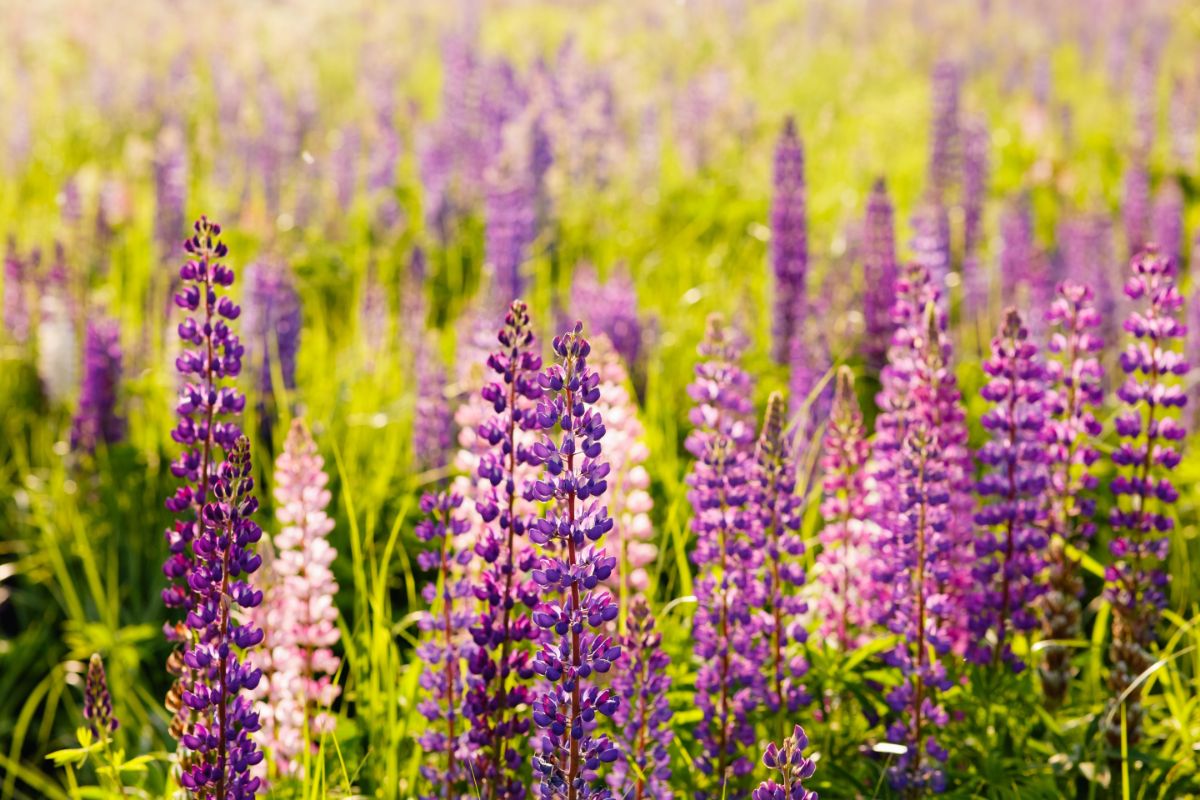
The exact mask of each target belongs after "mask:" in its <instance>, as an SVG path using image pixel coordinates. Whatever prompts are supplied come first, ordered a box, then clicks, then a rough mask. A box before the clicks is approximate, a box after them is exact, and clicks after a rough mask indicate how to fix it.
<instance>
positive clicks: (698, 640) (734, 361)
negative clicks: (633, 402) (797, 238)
mask: <svg viewBox="0 0 1200 800" xmlns="http://www.w3.org/2000/svg"><path fill="white" fill-rule="evenodd" d="M741 353H742V345H741V342H740V339H739V337H738V335H737V333H736V331H733V330H731V329H729V328H728V327H727V326H726V325H725V323H724V321H723V320H722V319H721V318H720V317H719V316H715V315H714V316H713V317H710V318H709V320H708V330H707V332H706V333H705V337H704V341H703V342H702V343H701V345H700V356H701V358H702V361H701V362H700V363H699V364H697V365H696V379H695V380H694V381H693V382H692V383H691V384H690V385H689V386H688V396H689V397H691V399H692V400H693V402H695V403H696V405H695V406H694V407H693V408H692V410H691V412H690V414H689V420H690V421H691V423H692V425H693V428H692V431H691V432H690V433H689V434H688V437H687V441H686V447H687V450H688V452H689V453H691V454H692V456H693V457H694V458H695V461H694V462H693V464H692V469H691V472H690V473H689V475H688V477H687V484H688V488H689V491H688V500H689V501H690V502H691V505H692V509H693V516H692V522H691V527H692V531H693V532H694V533H695V535H696V546H695V548H694V550H693V551H692V554H691V558H692V561H693V563H694V564H695V565H696V567H697V569H698V570H699V573H700V574H699V577H698V579H697V581H696V586H695V594H696V600H697V607H696V614H695V617H694V619H693V624H692V625H693V627H692V636H693V641H694V643H695V644H694V647H695V652H696V655H697V657H698V658H699V659H700V662H701V666H700V667H699V669H698V671H697V674H696V705H697V706H698V707H699V708H700V710H701V712H702V714H703V721H702V723H701V727H700V730H699V731H698V732H697V740H698V741H699V743H700V746H701V748H702V750H701V753H700V754H699V755H698V757H697V766H698V767H699V769H700V771H701V772H702V773H704V774H705V775H706V776H708V787H707V790H708V793H707V794H706V796H710V797H719V796H721V794H722V792H723V791H724V788H725V787H726V784H727V782H728V786H729V788H730V790H735V787H736V786H739V785H741V784H743V783H745V778H746V776H748V775H749V774H750V772H751V771H752V770H753V764H752V763H751V762H750V760H749V759H747V758H746V757H745V755H744V754H745V748H746V747H749V746H751V745H752V744H753V743H754V739H755V733H754V724H753V720H752V719H751V718H750V714H751V711H752V708H750V706H751V705H753V700H752V698H753V697H754V696H756V695H757V693H758V692H759V690H760V688H761V683H762V677H761V670H760V664H759V663H758V661H757V660H756V659H755V658H754V654H755V653H756V652H757V651H761V647H759V646H757V645H756V642H755V638H756V637H755V633H756V630H755V626H754V624H753V620H752V617H751V613H750V609H751V608H753V607H756V606H757V605H759V603H758V602H756V601H757V599H758V593H759V587H758V585H757V583H756V581H755V573H756V570H757V569H758V566H759V563H760V560H761V553H760V552H759V551H758V550H757V549H756V548H755V546H754V544H755V543H754V541H753V540H752V537H751V535H750V532H751V531H752V530H753V526H754V523H755V519H754V512H753V510H752V509H751V508H750V507H749V500H750V485H749V482H750V480H751V478H752V477H753V462H752V460H751V459H752V456H751V451H750V442H751V440H752V437H753V435H754V434H753V428H752V427H751V425H750V423H749V415H750V412H751V408H752V407H751V403H750V393H751V390H752V384H751V379H750V376H749V375H747V374H746V373H745V372H744V371H743V370H742V369H741V367H740V366H739V364H738V361H739V359H740V358H741ZM729 773H732V775H730V774H729Z"/></svg>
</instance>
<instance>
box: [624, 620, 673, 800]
mask: <svg viewBox="0 0 1200 800" xmlns="http://www.w3.org/2000/svg"><path fill="white" fill-rule="evenodd" d="M627 627H628V629H629V630H628V633H626V634H625V635H624V636H623V637H621V660H620V661H618V662H617V664H616V669H615V670H614V674H613V678H612V688H613V691H614V692H615V693H616V694H617V696H618V697H619V698H620V705H618V706H617V710H616V711H615V712H613V722H614V723H616V729H617V734H616V736H615V737H614V738H615V739H616V741H617V748H618V749H619V750H620V752H621V758H618V759H617V760H616V761H615V762H614V763H613V766H612V771H611V772H609V775H608V785H609V787H610V788H611V789H612V790H613V793H614V795H616V796H617V797H623V798H631V800H646V799H647V798H648V799H649V800H671V798H673V797H674V796H675V794H674V792H673V791H672V789H671V785H670V780H671V756H670V753H669V752H668V750H669V748H670V747H671V740H672V739H673V738H674V732H673V731H672V730H671V702H670V699H669V698H668V697H667V692H669V691H670V690H671V678H670V676H669V675H667V667H668V665H669V664H670V663H671V658H670V656H668V655H667V654H666V653H665V652H664V651H663V649H662V634H661V633H659V632H658V631H656V630H655V629H654V615H653V614H651V613H650V606H649V605H648V604H647V603H646V599H645V598H644V597H641V596H639V597H636V598H634V600H633V603H632V605H631V606H630V608H629V615H628V623H627ZM631 765H632V768H631Z"/></svg>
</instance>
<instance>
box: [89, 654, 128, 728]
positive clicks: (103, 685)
mask: <svg viewBox="0 0 1200 800" xmlns="http://www.w3.org/2000/svg"><path fill="white" fill-rule="evenodd" d="M83 718H84V719H85V720H87V723H88V729H90V730H91V732H92V736H93V737H95V739H96V740H97V741H100V740H104V739H108V738H109V736H111V735H112V732H113V731H115V730H116V729H117V728H119V727H121V723H120V722H118V721H117V717H116V715H115V714H113V704H112V695H110V694H109V693H108V677H107V676H106V675H105V674H104V661H103V660H101V658H100V654H99V653H92V657H91V659H90V660H89V661H88V671H87V680H86V681H85V682H84V684H83Z"/></svg>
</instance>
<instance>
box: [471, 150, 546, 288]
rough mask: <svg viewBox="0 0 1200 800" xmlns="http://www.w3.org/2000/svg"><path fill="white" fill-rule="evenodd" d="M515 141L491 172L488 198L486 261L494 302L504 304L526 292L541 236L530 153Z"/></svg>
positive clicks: (503, 153)
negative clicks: (528, 269)
mask: <svg viewBox="0 0 1200 800" xmlns="http://www.w3.org/2000/svg"><path fill="white" fill-rule="evenodd" d="M513 138H514V137H509V143H508V144H507V145H506V146H505V147H504V148H503V150H502V151H501V155H500V157H499V159H498V162H497V163H496V164H495V165H494V167H493V169H491V170H490V172H489V176H488V180H487V190H486V193H485V198H484V220H485V227H486V230H485V240H486V241H485V245H484V250H485V258H486V260H487V263H488V264H489V265H490V267H491V270H492V280H493V285H492V293H493V295H494V299H495V300H497V301H498V302H499V303H501V304H508V303H511V302H512V301H513V300H516V299H518V298H520V297H521V296H522V295H523V294H524V293H525V282H526V278H527V276H526V275H525V270H526V263H527V262H528V260H529V258H530V256H531V255H532V249H533V243H534V239H535V238H536V237H537V209H536V207H535V202H534V200H535V196H534V192H533V187H532V185H531V182H530V172H529V168H528V167H529V165H528V154H527V153H526V152H525V148H523V147H521V146H519V145H513V144H512V143H511V142H512V140H513Z"/></svg>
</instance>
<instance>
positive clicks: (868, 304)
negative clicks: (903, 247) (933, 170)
mask: <svg viewBox="0 0 1200 800" xmlns="http://www.w3.org/2000/svg"><path fill="white" fill-rule="evenodd" d="M863 238H864V239H865V242H864V244H865V247H864V251H863V318H864V320H865V325H864V328H863V342H864V345H865V350H866V353H865V355H866V358H867V363H868V364H870V365H871V367H872V369H874V370H876V371H878V370H880V369H882V368H883V364H884V362H885V361H886V360H887V343H888V340H889V339H891V338H892V316H891V315H892V304H893V303H894V302H895V301H896V232H895V222H894V215H893V212H892V201H891V200H890V199H889V198H888V191H887V184H885V183H884V181H883V178H880V179H878V180H877V181H875V185H874V186H873V187H872V188H871V196H870V197H869V198H868V199H867V220H866V225H865V228H864V231H863Z"/></svg>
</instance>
